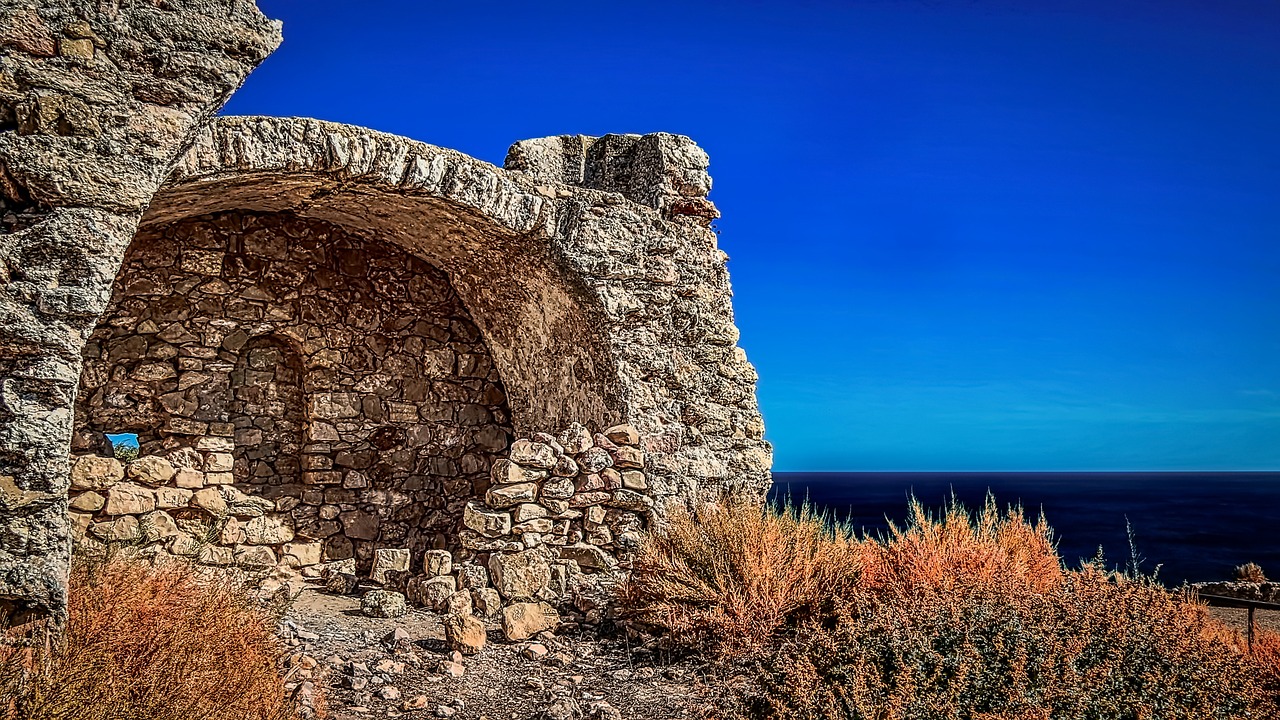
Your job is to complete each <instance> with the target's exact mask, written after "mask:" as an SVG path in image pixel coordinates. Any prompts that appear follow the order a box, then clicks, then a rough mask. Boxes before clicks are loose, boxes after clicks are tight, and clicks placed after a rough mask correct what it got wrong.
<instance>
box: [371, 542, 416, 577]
mask: <svg viewBox="0 0 1280 720" xmlns="http://www.w3.org/2000/svg"><path fill="white" fill-rule="evenodd" d="M408 569H409V550H408V549H405V548H397V549H391V548H379V549H377V550H374V551H373V570H372V571H370V573H369V579H370V580H372V581H374V582H375V583H377V584H379V585H386V584H387V573H388V572H390V571H395V572H405V571H407V570H408Z"/></svg>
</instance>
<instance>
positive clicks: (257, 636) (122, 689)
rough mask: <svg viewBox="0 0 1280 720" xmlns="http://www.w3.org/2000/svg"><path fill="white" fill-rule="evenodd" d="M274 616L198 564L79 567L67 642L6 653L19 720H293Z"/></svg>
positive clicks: (0, 707) (8, 708)
mask: <svg viewBox="0 0 1280 720" xmlns="http://www.w3.org/2000/svg"><path fill="white" fill-rule="evenodd" d="M273 626H274V621H273V618H272V616H271V612H270V611H269V610H267V609H266V608H262V607H260V606H257V605H254V604H252V603H251V602H250V601H249V600H248V599H247V598H246V596H245V594H244V592H243V591H242V590H241V589H239V588H237V587H235V586H233V585H231V584H228V583H216V582H209V581H205V580H202V579H198V578H197V577H196V576H195V575H194V573H193V568H192V566H190V565H186V564H180V563H174V564H170V565H165V566H162V567H159V568H153V567H151V566H149V565H145V564H142V563H140V562H137V561H130V560H125V559H113V560H109V561H106V562H103V563H90V562H87V561H86V562H77V564H76V565H75V567H74V568H73V570H72V575H71V584H70V606H69V608H68V622H67V630H66V633H65V635H64V636H63V637H62V638H60V639H59V640H57V641H56V642H52V643H50V642H45V643H44V644H43V646H42V647H39V646H38V647H35V648H31V647H26V648H22V647H13V646H0V697H3V698H4V700H3V702H0V716H4V717H8V718H11V719H13V720H17V719H18V718H22V719H23V720H124V719H125V718H127V719H128V720H293V718H295V717H296V716H295V712H294V708H293V705H292V703H291V701H290V699H289V698H288V697H286V693H285V691H284V687H283V682H282V679H281V675H280V671H279V667H280V662H281V660H282V658H283V656H284V652H285V651H284V647H283V646H282V644H281V643H280V641H279V640H278V638H277V637H276V636H275V634H274V632H273Z"/></svg>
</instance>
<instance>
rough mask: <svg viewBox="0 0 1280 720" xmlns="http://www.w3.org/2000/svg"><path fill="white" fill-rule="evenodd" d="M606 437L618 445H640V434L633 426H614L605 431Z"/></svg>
mask: <svg viewBox="0 0 1280 720" xmlns="http://www.w3.org/2000/svg"><path fill="white" fill-rule="evenodd" d="M604 436H605V437H607V438H609V440H610V441H611V442H614V443H616V444H618V445H639V444H640V433H639V432H637V431H636V429H635V428H634V427H632V426H631V425H614V426H613V427H611V428H609V429H607V430H605V431H604Z"/></svg>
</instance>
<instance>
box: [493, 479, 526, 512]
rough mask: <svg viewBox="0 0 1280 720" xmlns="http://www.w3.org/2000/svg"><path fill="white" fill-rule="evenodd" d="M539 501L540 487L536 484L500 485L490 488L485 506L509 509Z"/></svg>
mask: <svg viewBox="0 0 1280 720" xmlns="http://www.w3.org/2000/svg"><path fill="white" fill-rule="evenodd" d="M537 499H538V486H537V484H535V483H521V484H519V485H498V486H495V487H492V488H489V491H488V492H487V493H485V496H484V501H485V504H487V505H489V506H490V507H495V508H509V507H513V506H515V505H519V504H521V503H531V502H533V501H535V500H537Z"/></svg>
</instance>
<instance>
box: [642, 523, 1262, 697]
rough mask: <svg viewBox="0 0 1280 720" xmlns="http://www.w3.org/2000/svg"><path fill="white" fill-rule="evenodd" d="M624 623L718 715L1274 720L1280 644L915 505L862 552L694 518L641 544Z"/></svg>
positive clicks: (822, 533) (797, 528) (851, 545)
mask: <svg viewBox="0 0 1280 720" xmlns="http://www.w3.org/2000/svg"><path fill="white" fill-rule="evenodd" d="M622 599H623V602H624V604H626V605H629V606H630V618H631V619H632V620H633V621H635V622H638V623H640V624H645V625H648V626H649V627H651V628H656V629H658V630H659V631H662V632H664V633H665V634H666V636H667V637H668V638H669V640H670V641H671V642H672V643H673V644H675V645H677V646H683V647H684V648H685V649H686V650H689V651H692V652H701V653H703V654H705V655H706V656H707V657H708V659H710V660H711V661H712V664H711V668H712V671H713V673H714V674H716V675H718V676H720V677H721V678H722V680H721V686H722V687H726V688H732V690H731V691H729V692H727V693H726V697H724V698H723V699H722V701H721V702H718V703H717V707H716V708H715V712H714V713H712V714H713V715H716V716H721V717H730V718H746V717H750V718H789V719H796V720H801V719H813V720H817V719H818V718H823V719H824V720H836V719H838V718H847V719H850V720H853V719H858V720H862V719H867V720H871V719H874V720H907V719H909V718H939V719H954V720H962V719H963V718H983V719H984V720H996V719H1000V720H1046V719H1047V718H1051V717H1052V718H1058V717H1064V718H1065V717H1072V718H1075V717H1098V718H1104V717H1106V718H1111V717H1114V718H1135V720H1141V719H1146V718H1161V720H1209V719H1218V720H1234V719H1236V718H1241V719H1243V718H1261V717H1268V718H1270V717H1280V708H1278V707H1277V704H1276V703H1277V700H1278V699H1280V688H1277V684H1276V683H1274V682H1271V681H1268V680H1267V677H1269V676H1267V674H1266V672H1267V671H1265V668H1267V667H1270V668H1273V670H1272V671H1271V672H1272V673H1273V675H1272V677H1274V668H1277V667H1280V664H1278V663H1277V659H1278V658H1280V641H1277V640H1273V639H1267V640H1262V641H1260V642H1259V643H1257V646H1256V647H1255V653H1254V655H1253V656H1252V657H1250V656H1249V655H1247V653H1246V652H1244V651H1243V650H1242V649H1241V647H1240V640H1239V636H1238V633H1235V632H1234V631H1232V630H1229V629H1228V628H1226V627H1224V626H1223V625H1221V624H1220V623H1218V622H1217V621H1215V620H1214V619H1213V618H1212V617H1210V616H1209V614H1208V613H1207V611H1206V609H1205V608H1204V607H1203V606H1202V605H1200V604H1198V603H1197V602H1196V601H1194V600H1193V599H1190V598H1188V597H1186V596H1184V595H1183V594H1182V593H1179V592H1170V591H1169V590H1167V589H1165V588H1164V587H1162V586H1160V585H1158V584H1157V583H1156V582H1155V581H1154V580H1153V579H1150V578H1145V577H1140V576H1135V575H1130V574H1124V573H1119V572H1114V571H1109V570H1107V569H1106V568H1104V567H1102V565H1101V561H1095V562H1092V563H1087V564H1085V565H1083V566H1082V567H1080V568H1079V569H1066V568H1064V567H1063V565H1062V563H1061V560H1060V559H1059V557H1058V554H1057V551H1056V548H1055V545H1054V541H1053V534H1052V532H1051V531H1050V529H1049V527H1048V526H1047V525H1046V524H1045V523H1044V521H1043V519H1041V520H1039V521H1037V522H1034V523H1033V522H1029V521H1027V520H1026V519H1025V517H1024V516H1023V514H1022V511H1021V510H1020V509H1019V508H1016V507H1014V508H1010V509H1008V510H1007V511H1003V512H1002V511H1001V510H1000V509H999V507H998V506H997V505H996V503H995V501H994V499H992V498H988V500H987V502H986V503H985V504H984V506H983V507H982V508H981V509H979V510H978V511H977V512H976V513H972V514H971V513H969V512H967V511H966V510H965V509H964V508H963V507H961V506H959V505H958V504H954V503H953V504H952V505H951V506H950V507H948V508H947V509H946V510H945V511H944V512H943V513H942V514H941V515H939V516H934V515H930V514H929V513H927V512H926V511H925V510H924V509H923V508H922V507H920V506H919V504H917V503H914V502H913V503H912V506H911V512H910V515H909V518H908V522H907V523H906V525H905V526H903V527H894V528H891V530H890V531H889V533H887V534H886V535H885V536H884V537H881V538H862V539H859V538H855V537H853V536H851V535H850V533H848V532H846V531H845V530H844V529H842V528H840V527H838V526H834V525H833V524H832V523H831V522H829V520H828V519H827V518H824V517H822V516H819V515H817V514H815V513H814V512H813V511H812V510H810V509H808V508H804V507H802V508H800V509H799V510H795V509H786V510H784V511H782V512H780V513H779V512H775V511H770V510H765V511H763V512H761V511H759V510H756V509H726V510H704V511H701V512H699V513H697V514H695V515H690V516H682V517H677V518H675V519H674V520H673V521H672V522H671V523H670V525H669V527H667V528H665V529H664V530H663V531H661V532H658V533H656V534H655V536H654V537H652V538H651V539H650V540H649V542H648V546H647V547H645V548H644V549H643V550H642V552H641V554H640V559H639V561H638V562H637V563H636V565H635V568H634V570H633V573H632V578H631V581H630V585H629V586H628V587H627V589H626V590H625V591H624V593H623V598H622Z"/></svg>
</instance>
